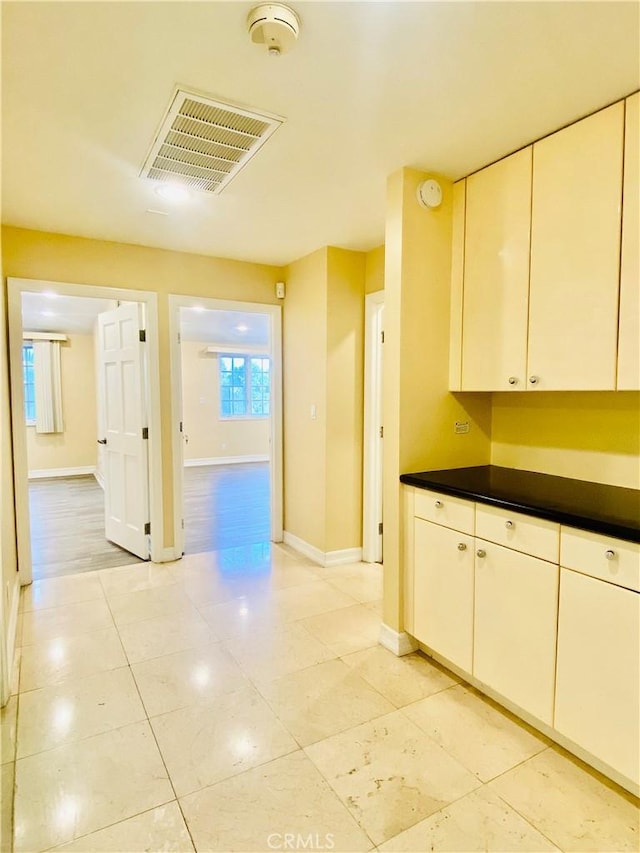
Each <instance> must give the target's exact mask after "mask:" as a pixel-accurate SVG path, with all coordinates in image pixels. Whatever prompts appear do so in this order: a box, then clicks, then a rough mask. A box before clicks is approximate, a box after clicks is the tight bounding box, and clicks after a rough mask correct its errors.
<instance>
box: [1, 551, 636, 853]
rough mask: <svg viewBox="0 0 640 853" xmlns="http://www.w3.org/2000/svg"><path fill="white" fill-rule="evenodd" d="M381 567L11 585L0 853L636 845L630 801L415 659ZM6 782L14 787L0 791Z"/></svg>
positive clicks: (285, 565) (109, 575)
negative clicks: (15, 611) (16, 662)
mask: <svg viewBox="0 0 640 853" xmlns="http://www.w3.org/2000/svg"><path fill="white" fill-rule="evenodd" d="M381 588H382V578H381V570H380V567H378V566H369V565H363V564H357V565H350V566H342V567H334V568H331V569H323V568H320V567H318V566H315V565H313V564H312V563H310V562H309V561H307V560H306V559H304V558H303V557H300V556H299V555H296V554H295V553H294V552H292V551H289V550H288V549H286V548H284V547H279V546H274V547H273V548H272V553H271V559H270V562H269V563H268V564H267V565H266V566H265V564H264V562H263V561H258V562H256V561H255V560H251V559H248V560H247V561H246V562H243V557H242V550H241V549H234V553H233V554H232V555H230V554H225V553H222V552H218V553H209V554H197V555H192V556H189V557H186V558H185V559H183V560H182V561H181V562H179V563H174V564H167V565H163V566H154V565H150V564H145V563H143V564H137V565H135V566H130V567H124V568H118V569H105V570H103V571H101V572H99V573H96V574H94V575H88V574H83V575H78V576H76V577H74V576H66V577H62V578H58V579H51V580H43V581H39V582H37V583H34V584H33V585H32V587H31V588H29V589H28V590H26V591H25V592H24V593H23V597H22V603H21V617H20V626H19V644H20V648H19V659H20V661H21V665H20V668H19V670H18V671H17V677H16V678H15V687H14V695H12V697H11V700H10V702H9V704H8V705H7V707H6V708H5V709H4V710H3V712H2V824H1V826H2V845H1V847H2V850H9V849H11V848H10V844H11V801H12V796H11V795H12V793H13V794H14V797H13V799H14V801H15V809H14V821H13V838H14V849H15V850H16V851H29V853H35V851H41V850H50V849H56V850H75V851H83V853H88V851H112V853H116V852H117V853H137V851H193V850H194V849H195V850H197V851H232V850H233V851H235V850H237V851H271V850H336V851H367V850H381V851H415V852H416V853H417V851H427V850H433V851H457V853H463V851H505V853H510V851H550V850H566V851H589V850H592V851H600V853H605V851H607V853H613V852H614V851H616V853H617V851H625V850H631V851H637V850H638V843H639V839H638V810H637V802H635V801H634V800H633V799H632V798H631V797H630V796H628V795H627V794H625V793H624V792H622V791H621V790H619V789H618V788H617V787H616V786H615V785H613V784H611V783H609V782H607V781H606V780H604V779H603V778H602V777H600V776H598V774H596V773H594V772H592V771H591V770H589V769H588V768H586V767H585V766H584V765H582V764H580V763H579V762H578V761H576V760H575V759H573V758H571V757H570V756H568V755H567V754H566V753H565V752H563V751H562V750H560V749H559V748H557V747H555V746H553V745H551V744H550V743H549V742H548V741H546V740H545V739H544V738H542V737H541V736H539V735H538V734H537V733H536V732H534V731H532V730H531V729H530V728H528V727H526V726H525V725H523V724H522V723H520V722H519V721H518V720H517V719H515V718H514V717H513V716H511V715H509V714H507V713H506V712H504V711H503V710H501V709H500V708H499V706H497V705H496V704H495V703H492V702H490V701H488V700H486V699H484V698H483V697H482V696H481V695H480V694H479V693H478V692H476V691H475V690H473V689H472V688H471V687H470V686H469V685H466V684H464V683H461V682H460V679H459V678H457V677H456V676H454V675H452V674H451V673H449V672H446V671H445V670H443V669H442V668H441V667H439V666H437V665H435V664H433V663H432V662H430V661H429V660H428V659H427V658H426V657H424V656H422V655H420V654H414V655H410V656H408V657H405V658H396V657H394V656H393V655H392V654H391V653H389V652H387V651H386V650H385V649H383V648H382V647H380V646H378V645H377V636H378V629H379V625H380V597H381ZM14 776H15V783H14Z"/></svg>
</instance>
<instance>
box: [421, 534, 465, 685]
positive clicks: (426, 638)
mask: <svg viewBox="0 0 640 853" xmlns="http://www.w3.org/2000/svg"><path fill="white" fill-rule="evenodd" d="M414 537H415V538H414V548H415V551H414V601H413V606H414V619H413V631H414V636H415V637H416V639H418V640H420V642H422V643H424V644H425V645H426V646H429V648H431V649H433V651H435V652H438V653H439V654H441V655H442V656H443V657H445V658H447V659H448V660H450V661H451V662H452V663H455V664H457V665H458V666H460V667H461V668H462V669H464V670H466V671H467V672H471V665H472V656H473V537H472V536H467V535H465V534H464V533H458V532H457V531H455V530H450V529H449V528H448V527H441V526H440V525H439V524H433V523H432V522H430V521H423V520H422V519H419V518H417V519H416V520H415V532H414Z"/></svg>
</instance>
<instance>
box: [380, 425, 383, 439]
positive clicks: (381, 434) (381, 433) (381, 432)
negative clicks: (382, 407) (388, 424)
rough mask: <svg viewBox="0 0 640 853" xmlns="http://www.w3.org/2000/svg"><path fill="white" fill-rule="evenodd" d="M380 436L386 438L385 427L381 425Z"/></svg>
mask: <svg viewBox="0 0 640 853" xmlns="http://www.w3.org/2000/svg"><path fill="white" fill-rule="evenodd" d="M380 438H384V427H383V426H381V427H380Z"/></svg>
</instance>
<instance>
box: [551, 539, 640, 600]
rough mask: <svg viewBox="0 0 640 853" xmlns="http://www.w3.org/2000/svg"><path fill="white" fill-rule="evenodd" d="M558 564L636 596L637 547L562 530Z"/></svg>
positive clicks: (639, 573)
mask: <svg viewBox="0 0 640 853" xmlns="http://www.w3.org/2000/svg"><path fill="white" fill-rule="evenodd" d="M560 564H561V565H562V566H565V567H566V568H568V569H574V570H575V571H577V572H581V573H582V574H583V575H591V577H594V578H600V580H604V581H609V583H615V584H617V585H618V586H623V587H626V588H627V589H633V590H635V591H636V592H640V544H637V543H635V542H624V541H623V540H622V539H613V538H611V537H608V536H602V535H601V534H599V533H589V532H587V531H586V530H576V529H575V528H573V527H563V528H562V530H561V534H560Z"/></svg>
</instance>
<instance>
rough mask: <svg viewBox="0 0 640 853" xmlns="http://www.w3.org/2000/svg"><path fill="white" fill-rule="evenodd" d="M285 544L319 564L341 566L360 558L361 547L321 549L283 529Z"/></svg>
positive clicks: (357, 560)
mask: <svg viewBox="0 0 640 853" xmlns="http://www.w3.org/2000/svg"><path fill="white" fill-rule="evenodd" d="M282 540H283V542H284V543H285V545H289V546H290V547H291V548H293V549H294V550H296V551H299V552H300V553H301V554H304V556H305V557H308V558H309V559H310V560H313V562H314V563H318V565H319V566H342V565H346V564H347V563H359V562H360V561H361V560H362V548H343V549H342V550H341V551H321V550H320V549H319V548H316V547H315V545H310V544H309V543H308V542H305V541H304V539H300V537H298V536H295V535H294V534H293V533H289V531H288V530H285V531H284V533H283V536H282Z"/></svg>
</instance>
